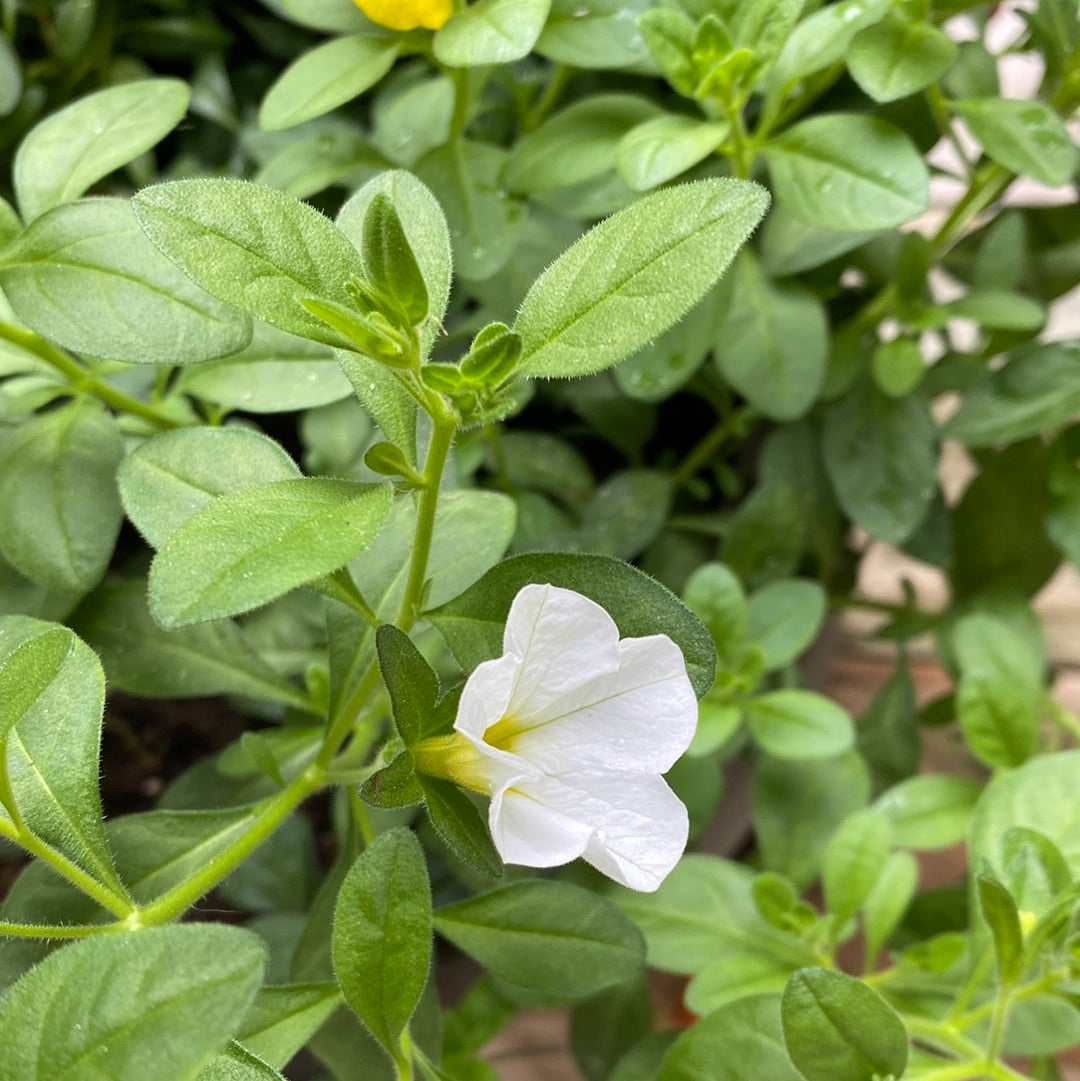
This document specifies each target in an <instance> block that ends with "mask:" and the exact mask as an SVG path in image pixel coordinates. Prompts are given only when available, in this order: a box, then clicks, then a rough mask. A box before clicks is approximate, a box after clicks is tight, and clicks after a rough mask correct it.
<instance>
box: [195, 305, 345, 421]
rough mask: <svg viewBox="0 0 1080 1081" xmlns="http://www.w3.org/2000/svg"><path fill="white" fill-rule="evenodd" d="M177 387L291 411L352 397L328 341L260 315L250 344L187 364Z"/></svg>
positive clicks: (237, 403) (240, 404) (229, 405)
mask: <svg viewBox="0 0 1080 1081" xmlns="http://www.w3.org/2000/svg"><path fill="white" fill-rule="evenodd" d="M174 389H175V390H176V391H178V392H183V393H186V394H193V395H195V397H196V398H201V399H203V400H204V401H208V402H214V404H215V405H220V406H224V407H225V408H226V409H229V410H235V409H239V410H243V411H244V412H245V413H291V412H295V411H296V410H299V409H312V408H315V407H317V406H321V405H328V404H330V403H331V402H337V401H340V400H341V399H342V398H347V397H349V394H350V391H351V386H350V383H349V380H348V378H347V377H346V375H345V374H344V372H342V370H341V365H340V364H339V363H338V361H337V359H336V358H335V356H334V353H333V351H332V350H331V349H330V348H329V347H328V346H326V345H324V344H322V343H321V342H313V341H311V340H310V339H308V338H298V337H296V335H294V334H286V333H285V331H283V330H278V329H277V327H272V326H270V324H269V323H264V322H262V321H261V320H257V321H256V322H255V323H254V325H253V326H252V334H251V342H250V343H249V344H248V345H247V346H245V347H244V348H243V349H241V350H240V351H239V352H238V353H233V354H232V355H230V356H228V357H225V358H223V359H221V360H209V361H206V362H205V363H204V364H193V365H191V366H189V367H187V368H185V369H184V370H183V371H182V372H181V373H180V375H179V377H178V379H177V381H176V383H175V385H174Z"/></svg>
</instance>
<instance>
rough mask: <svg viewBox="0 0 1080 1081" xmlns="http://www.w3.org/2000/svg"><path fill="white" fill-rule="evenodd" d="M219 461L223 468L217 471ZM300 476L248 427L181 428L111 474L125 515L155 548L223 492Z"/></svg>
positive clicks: (266, 440)
mask: <svg viewBox="0 0 1080 1081" xmlns="http://www.w3.org/2000/svg"><path fill="white" fill-rule="evenodd" d="M222 462H228V463H229V468H228V469H227V470H223V469H222V468H221V464H222ZM299 476H300V470H299V469H298V468H297V467H296V463H295V462H293V460H292V459H291V458H290V457H289V455H288V454H287V453H286V452H285V450H284V449H283V448H282V447H281V446H280V444H278V443H275V442H274V441H273V440H272V439H269V438H267V437H266V436H265V435H262V434H261V433H260V432H255V431H252V430H251V429H250V428H182V429H180V430H178V431H175V432H165V433H163V434H162V435H158V436H155V437H154V438H152V439H148V440H147V441H146V442H145V443H141V444H140V445H139V446H138V447H136V448H135V450H133V451H132V452H131V453H130V454H129V455H128V456H127V457H126V458H125V459H124V461H123V462H122V463H121V465H120V468H119V469H118V470H117V471H116V482H117V485H118V486H119V489H120V499H121V501H122V502H123V504H124V510H125V511H126V512H127V515H128V517H129V518H130V519H131V521H132V522H133V523H134V524H135V526H136V527H137V528H138V530H139V532H140V533H141V534H142V535H143V536H144V537H145V538H146V539H147V541H148V542H149V543H150V544H151V546H152V547H154V548H160V547H161V546H162V545H163V544H164V543H165V542H166V541H167V540H168V539H169V537H170V536H171V535H172V534H173V533H174V532H175V531H176V529H177V528H178V527H179V526H181V525H183V523H184V522H186V521H187V520H188V519H189V518H190V517H191V516H192V515H193V514H195V512H196V511H198V510H200V509H201V508H202V507H204V506H206V505H207V504H208V503H211V502H213V501H214V499H215V498H217V497H218V496H220V495H224V494H225V493H227V492H237V491H240V490H241V489H242V488H249V487H251V486H253V485H256V484H268V483H270V482H271V481H276V480H290V479H293V478H295V477H299Z"/></svg>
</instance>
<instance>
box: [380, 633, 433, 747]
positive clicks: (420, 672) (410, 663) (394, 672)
mask: <svg viewBox="0 0 1080 1081" xmlns="http://www.w3.org/2000/svg"><path fill="white" fill-rule="evenodd" d="M375 641H376V645H377V648H378V651H379V671H380V672H381V673H382V677H383V683H385V684H386V689H387V692H388V693H389V695H390V706H391V710H392V712H393V717H394V727H395V728H396V729H397V732H398V735H399V736H401V738H402V740H403V741H404V743H405V746H406V747H412V746H414V745H415V744H416V743H417V742H418V741H419V740H420V739H422V738H423V736H424V734H425V732H426V730H427V729H428V728H429V727H430V724H431V715H432V713H433V712H434V710H435V700H436V699H437V698H438V697H439V677H438V676H436V675H435V672H434V671H433V669H432V667H431V665H430V664H428V663H427V661H425V660H424V658H423V657H422V656H421V654H420V651H419V650H418V649H417V648H416V646H414V645H413V643H412V639H411V638H409V636H408V635H407V634H405V633H404V632H403V631H399V630H398V629H397V627H395V626H393V625H392V624H390V623H384V624H383V625H382V626H381V627H379V629H378V632H377V633H376V636H375Z"/></svg>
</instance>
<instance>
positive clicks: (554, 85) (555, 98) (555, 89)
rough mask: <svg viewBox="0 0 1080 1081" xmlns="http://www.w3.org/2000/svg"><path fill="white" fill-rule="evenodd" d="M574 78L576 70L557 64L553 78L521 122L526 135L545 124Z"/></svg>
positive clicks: (552, 71) (552, 72)
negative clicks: (567, 85)
mask: <svg viewBox="0 0 1080 1081" xmlns="http://www.w3.org/2000/svg"><path fill="white" fill-rule="evenodd" d="M573 76H574V69H573V68H571V67H567V66H566V65H565V64H556V65H555V66H554V67H553V68H552V69H551V78H549V79H548V82H547V86H545V87H544V90H543V93H541V95H540V97H539V98H538V99H537V100H536V103H535V104H534V105H533V107H532V108H531V109H530V110H529V111H528V112H527V113H526V114H525V119H524V120H523V121H522V122H521V128H522V132H523V133H524V134H528V133H529V132H530V131H532V130H533V129H534V128H537V127H539V126H540V125H541V124H542V123H543V122H544V120H545V119H546V118H547V115H548V113H550V112H551V110H552V109H554V108H555V106H556V105H557V104H558V103H559V99H560V98H561V97H562V95H563V91H564V90H565V89H566V84H567V83H568V82H569V81H570V80H571V79H572V78H573Z"/></svg>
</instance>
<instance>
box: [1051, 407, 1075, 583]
mask: <svg viewBox="0 0 1080 1081" xmlns="http://www.w3.org/2000/svg"><path fill="white" fill-rule="evenodd" d="M1077 462H1080V427H1077V426H1076V425H1074V426H1072V427H1071V428H1066V429H1065V430H1064V431H1063V432H1061V433H1060V434H1059V435H1058V437H1057V438H1056V439H1055V440H1054V442H1053V443H1052V444H1051V446H1050V457H1049V469H1048V470H1047V496H1046V509H1045V511H1044V520H1043V524H1044V526H1045V528H1046V532H1047V535H1048V536H1049V537H1050V539H1051V540H1052V541H1053V542H1054V544H1056V545H1057V546H1058V547H1059V548H1060V549H1061V551H1062V552H1063V553H1064V555H1065V557H1066V558H1067V559H1068V560H1069V562H1071V563H1072V564H1073V565H1074V566H1076V565H1078V564H1080V469H1078V468H1077Z"/></svg>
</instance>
